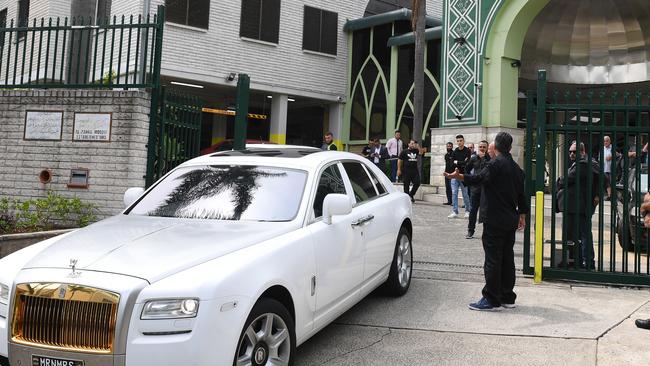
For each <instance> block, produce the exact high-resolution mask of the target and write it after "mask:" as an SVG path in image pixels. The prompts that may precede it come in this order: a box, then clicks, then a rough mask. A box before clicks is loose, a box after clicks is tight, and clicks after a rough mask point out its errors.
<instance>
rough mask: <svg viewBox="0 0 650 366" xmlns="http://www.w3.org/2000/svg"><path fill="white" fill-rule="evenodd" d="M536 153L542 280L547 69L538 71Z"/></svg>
mask: <svg viewBox="0 0 650 366" xmlns="http://www.w3.org/2000/svg"><path fill="white" fill-rule="evenodd" d="M536 145H537V146H536V148H537V150H536V153H535V191H536V194H535V276H534V282H535V283H540V282H542V266H543V256H544V173H545V170H544V167H545V166H546V154H545V148H546V70H539V71H538V72H537V144H536Z"/></svg>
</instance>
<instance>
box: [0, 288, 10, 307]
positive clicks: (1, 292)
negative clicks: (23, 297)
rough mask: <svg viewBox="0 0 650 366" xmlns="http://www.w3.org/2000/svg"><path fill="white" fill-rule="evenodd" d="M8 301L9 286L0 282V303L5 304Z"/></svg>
mask: <svg viewBox="0 0 650 366" xmlns="http://www.w3.org/2000/svg"><path fill="white" fill-rule="evenodd" d="M8 303H9V286H7V285H5V284H4V283H0V304H4V305H7V304H8Z"/></svg>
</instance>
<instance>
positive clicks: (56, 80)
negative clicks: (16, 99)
mask: <svg viewBox="0 0 650 366" xmlns="http://www.w3.org/2000/svg"><path fill="white" fill-rule="evenodd" d="M163 14H164V8H163V7H159V8H158V13H157V14H154V15H153V16H152V15H146V16H142V15H138V16H133V15H130V16H128V17H127V16H124V15H122V16H121V17H117V16H113V17H112V18H111V19H107V20H105V21H102V22H100V23H99V24H97V22H95V20H94V19H92V18H83V17H80V18H72V19H68V18H63V19H61V18H56V19H53V18H50V19H47V20H46V19H44V18H41V19H40V20H37V19H33V20H32V21H31V25H27V26H16V24H17V23H16V22H14V20H11V21H9V22H8V27H4V26H0V88H147V87H157V86H158V85H159V81H158V80H157V78H156V75H159V74H160V73H159V68H160V62H159V60H156V54H157V51H159V50H160V49H161V47H162V37H157V35H158V34H162V30H163V26H164V15H163ZM157 61H158V62H157ZM156 68H158V70H156ZM157 71H158V72H157Z"/></svg>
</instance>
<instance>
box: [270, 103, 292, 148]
mask: <svg viewBox="0 0 650 366" xmlns="http://www.w3.org/2000/svg"><path fill="white" fill-rule="evenodd" d="M288 106H289V102H288V97H287V95H285V94H273V100H272V101H271V131H269V140H270V141H271V142H275V143H276V144H286V143H287V109H288Z"/></svg>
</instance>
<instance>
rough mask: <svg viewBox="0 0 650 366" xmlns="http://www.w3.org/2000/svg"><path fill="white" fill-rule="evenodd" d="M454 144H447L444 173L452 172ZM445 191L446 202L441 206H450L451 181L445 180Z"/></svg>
mask: <svg viewBox="0 0 650 366" xmlns="http://www.w3.org/2000/svg"><path fill="white" fill-rule="evenodd" d="M453 153H454V144H453V143H451V142H448V143H447V153H446V154H445V171H444V172H445V173H453V172H454V169H455V168H454V156H453ZM445 190H446V192H447V202H446V203H443V205H446V206H451V180H449V179H445Z"/></svg>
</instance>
